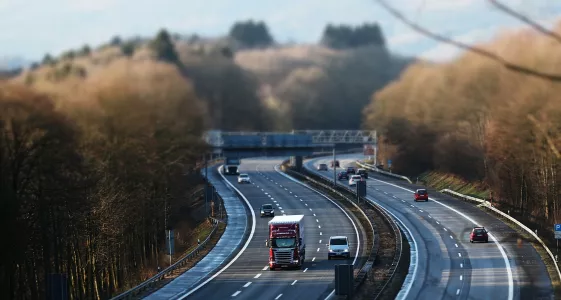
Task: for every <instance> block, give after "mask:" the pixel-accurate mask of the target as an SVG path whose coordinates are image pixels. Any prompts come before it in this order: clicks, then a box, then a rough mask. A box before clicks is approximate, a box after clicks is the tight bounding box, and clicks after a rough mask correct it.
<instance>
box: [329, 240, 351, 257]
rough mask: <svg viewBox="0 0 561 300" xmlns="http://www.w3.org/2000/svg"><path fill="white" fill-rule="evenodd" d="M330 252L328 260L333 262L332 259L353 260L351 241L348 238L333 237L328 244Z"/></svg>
mask: <svg viewBox="0 0 561 300" xmlns="http://www.w3.org/2000/svg"><path fill="white" fill-rule="evenodd" d="M327 247H328V250H329V251H328V252H327V259H328V260H331V258H332V257H345V258H347V259H348V258H351V253H350V252H349V239H348V238H347V237H346V236H342V235H340V236H332V237H329V244H327Z"/></svg>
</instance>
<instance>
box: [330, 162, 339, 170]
mask: <svg viewBox="0 0 561 300" xmlns="http://www.w3.org/2000/svg"><path fill="white" fill-rule="evenodd" d="M331 167H332V168H339V161H338V160H335V161H333V160H332V161H331Z"/></svg>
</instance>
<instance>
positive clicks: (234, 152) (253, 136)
mask: <svg viewBox="0 0 561 300" xmlns="http://www.w3.org/2000/svg"><path fill="white" fill-rule="evenodd" d="M204 140H205V141H206V142H207V143H208V144H209V145H210V146H211V147H212V149H213V153H214V154H218V155H220V156H223V157H224V158H225V168H224V169H225V172H226V173H237V166H238V165H239V164H240V160H241V159H242V158H247V157H257V156H265V157H267V156H269V157H271V156H290V157H291V160H292V161H293V164H294V165H296V166H297V167H300V166H301V165H302V157H303V156H308V155H311V154H313V153H314V152H318V151H322V152H323V151H331V150H333V151H335V150H336V149H338V150H346V149H349V148H356V147H357V146H360V147H362V146H363V145H376V144H377V138H376V131H370V130H293V131H291V132H243V131H238V132H232V131H221V130H211V131H207V132H206V133H205V134H204Z"/></svg>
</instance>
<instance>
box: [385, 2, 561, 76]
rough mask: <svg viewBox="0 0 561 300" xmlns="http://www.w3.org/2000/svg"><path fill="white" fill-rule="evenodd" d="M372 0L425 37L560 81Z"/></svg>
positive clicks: (521, 71) (516, 68)
mask: <svg viewBox="0 0 561 300" xmlns="http://www.w3.org/2000/svg"><path fill="white" fill-rule="evenodd" d="M374 1H376V2H377V3H378V4H379V5H380V6H382V7H383V8H384V9H386V10H387V11H388V12H389V13H390V14H391V15H392V16H394V17H395V18H397V19H399V20H400V21H402V22H403V23H405V24H406V25H407V26H409V27H410V28H412V29H413V30H415V31H417V32H419V33H421V34H423V35H425V36H427V37H430V38H432V39H433V40H436V41H439V42H442V43H446V44H450V45H453V46H456V47H458V48H460V49H464V50H466V51H469V52H473V53H476V54H479V55H481V56H484V57H486V58H488V59H491V60H493V61H496V62H498V63H500V64H502V65H503V66H504V67H505V68H507V69H508V70H511V71H514V72H518V73H522V74H525V75H529V76H534V77H538V78H542V79H546V80H549V81H554V82H561V75H560V74H551V73H545V72H541V71H538V70H535V69H531V68H528V67H524V66H521V65H518V64H515V63H512V62H509V61H507V60H505V59H504V58H502V57H500V56H498V55H497V54H495V53H492V52H489V51H487V50H484V49H482V48H478V47H474V46H471V45H468V44H465V43H462V42H458V41H455V40H453V39H451V38H447V37H445V36H443V35H440V34H437V33H434V32H432V31H429V30H428V29H426V28H424V27H421V26H419V25H418V24H416V23H414V22H412V21H411V20H409V19H408V18H406V17H405V16H404V15H403V14H402V13H401V12H400V11H398V10H397V9H395V8H394V7H392V6H390V5H389V4H388V3H387V2H386V1H385V0H374Z"/></svg>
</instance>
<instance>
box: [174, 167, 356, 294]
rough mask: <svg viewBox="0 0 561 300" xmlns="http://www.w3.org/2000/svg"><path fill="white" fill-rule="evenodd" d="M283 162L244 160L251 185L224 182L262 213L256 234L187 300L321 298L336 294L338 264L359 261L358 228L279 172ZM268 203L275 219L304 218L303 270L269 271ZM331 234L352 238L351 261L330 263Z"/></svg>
mask: <svg viewBox="0 0 561 300" xmlns="http://www.w3.org/2000/svg"><path fill="white" fill-rule="evenodd" d="M280 163H281V160H280V159H277V160H274V159H244V160H243V161H242V164H241V166H240V171H241V172H242V173H248V174H249V175H250V178H251V180H252V184H238V183H237V176H226V177H225V178H227V179H228V181H229V182H230V183H231V184H232V186H234V187H235V188H237V189H238V190H239V192H240V193H241V194H243V195H244V197H245V199H246V200H247V201H248V202H249V203H250V205H251V207H252V208H253V210H254V212H255V214H257V215H256V224H255V225H256V226H255V232H254V234H253V236H252V237H251V241H250V243H249V244H248V247H247V248H246V249H245V251H243V253H242V254H241V255H240V256H239V258H238V259H237V260H236V261H234V262H233V263H232V264H231V265H230V266H229V267H228V268H227V269H226V270H225V271H223V272H222V273H220V274H219V275H218V276H217V277H216V278H214V279H213V280H212V281H210V282H209V283H207V284H206V285H205V286H203V287H201V288H200V289H199V290H197V291H196V292H194V293H193V294H191V295H190V296H188V297H187V299H205V300H206V299H275V300H279V299H319V298H320V296H322V295H327V294H328V293H329V292H331V290H332V289H333V287H332V286H330V284H331V283H332V281H333V279H334V265H336V264H341V263H353V262H354V261H355V257H356V256H357V253H359V250H360V249H359V248H361V247H357V246H358V245H359V243H360V242H361V240H360V239H361V238H362V236H359V233H358V230H357V227H356V226H358V225H355V224H354V222H352V221H351V219H349V217H348V216H347V215H346V214H345V213H344V212H343V211H342V210H340V209H339V208H337V207H336V206H335V204H333V203H332V202H331V201H330V200H328V199H326V198H325V197H324V196H322V195H320V194H318V193H316V192H314V191H312V190H310V189H308V188H306V187H304V186H303V185H301V184H299V183H297V182H294V181H292V180H290V179H289V178H287V177H286V176H283V174H280V173H279V172H277V171H275V166H276V165H278V164H280ZM267 203H270V204H273V205H274V206H275V207H276V215H282V214H283V213H284V214H287V215H292V214H303V215H305V222H306V223H305V226H306V228H305V230H306V236H305V239H306V241H305V242H306V262H305V265H304V268H303V269H302V270H275V271H271V270H268V266H267V262H268V249H267V248H266V246H265V240H266V238H267V233H268V227H267V222H268V221H269V220H270V217H264V218H261V217H260V216H259V210H260V208H261V205H262V204H267ZM331 235H346V236H348V237H349V240H350V242H351V249H350V250H351V253H352V254H353V255H352V257H351V259H349V260H346V259H343V260H329V261H328V260H327V246H326V243H327V242H328V239H329V236H331ZM179 299H183V298H179Z"/></svg>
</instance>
